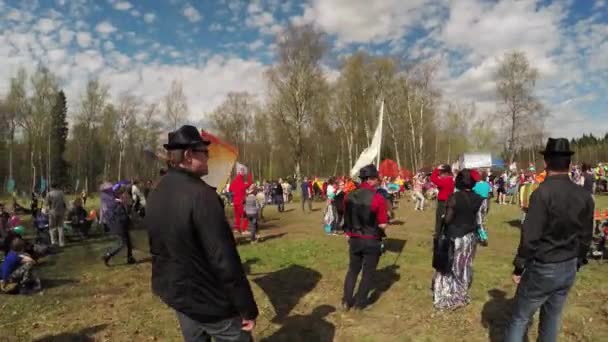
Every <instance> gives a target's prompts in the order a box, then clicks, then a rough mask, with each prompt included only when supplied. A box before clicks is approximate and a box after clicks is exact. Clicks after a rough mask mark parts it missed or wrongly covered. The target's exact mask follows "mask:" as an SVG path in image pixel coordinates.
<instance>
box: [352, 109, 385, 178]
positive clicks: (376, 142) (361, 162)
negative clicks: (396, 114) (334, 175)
mask: <svg viewBox="0 0 608 342" xmlns="http://www.w3.org/2000/svg"><path fill="white" fill-rule="evenodd" d="M383 116H384V101H382V104H381V105H380V118H379V119H378V126H377V127H376V132H374V137H373V138H372V143H371V145H369V146H368V147H367V148H366V149H365V150H363V152H362V153H361V155H360V156H359V159H357V162H356V163H355V166H353V168H352V169H351V170H350V176H351V177H353V178H355V177H356V176H357V174H358V173H359V170H361V168H362V167H364V166H365V165H369V164H372V163H373V162H374V160H375V159H376V158H378V160H379V159H380V158H379V157H380V148H381V145H382V119H383Z"/></svg>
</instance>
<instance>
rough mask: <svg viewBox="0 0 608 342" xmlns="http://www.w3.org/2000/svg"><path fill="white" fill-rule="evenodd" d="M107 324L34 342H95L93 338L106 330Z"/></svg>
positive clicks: (42, 338)
mask: <svg viewBox="0 0 608 342" xmlns="http://www.w3.org/2000/svg"><path fill="white" fill-rule="evenodd" d="M107 326H108V325H107V324H99V325H95V326H92V327H88V328H84V329H81V330H79V331H77V332H66V333H61V334H59V335H48V336H44V337H41V338H39V339H36V340H34V342H89V341H95V338H94V337H93V336H92V335H94V334H96V333H98V332H100V331H102V330H103V329H105V328H106V327H107Z"/></svg>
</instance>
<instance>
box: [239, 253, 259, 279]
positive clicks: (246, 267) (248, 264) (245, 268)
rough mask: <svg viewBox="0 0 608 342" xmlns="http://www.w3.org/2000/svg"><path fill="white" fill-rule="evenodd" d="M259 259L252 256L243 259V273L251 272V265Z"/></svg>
mask: <svg viewBox="0 0 608 342" xmlns="http://www.w3.org/2000/svg"><path fill="white" fill-rule="evenodd" d="M259 261H260V258H257V257H254V258H249V259H247V260H245V262H244V263H243V271H245V274H247V275H249V274H251V266H253V265H255V264H257V263H258V262H259Z"/></svg>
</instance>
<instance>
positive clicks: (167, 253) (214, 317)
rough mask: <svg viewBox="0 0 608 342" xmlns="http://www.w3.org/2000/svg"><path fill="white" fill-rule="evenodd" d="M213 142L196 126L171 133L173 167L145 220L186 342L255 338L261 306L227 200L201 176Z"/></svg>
mask: <svg viewBox="0 0 608 342" xmlns="http://www.w3.org/2000/svg"><path fill="white" fill-rule="evenodd" d="M208 145H209V141H205V140H203V138H202V137H201V134H200V133H199V132H198V130H197V129H196V128H195V127H193V126H182V127H181V128H180V129H178V130H177V131H175V132H171V133H169V143H168V144H165V149H166V150H167V157H168V158H167V159H168V163H169V165H170V167H169V171H168V173H167V174H166V175H165V176H164V177H163V178H162V180H161V181H160V183H159V184H158V186H157V187H156V189H155V190H154V191H153V192H152V193H151V194H150V199H149V201H148V213H147V215H146V218H145V225H146V228H147V229H148V235H149V240H150V253H151V254H152V290H153V291H154V293H155V294H156V295H158V296H159V297H160V298H161V299H162V300H163V301H164V302H165V303H166V304H167V305H169V306H170V307H171V308H173V309H174V310H175V311H176V313H177V318H178V320H179V323H180V326H181V330H182V334H183V336H184V340H185V341H187V342H190V341H208V340H210V338H214V339H215V341H250V340H251V338H252V337H251V331H252V330H253V328H254V326H255V319H256V317H257V316H258V309H257V305H256V303H255V300H254V298H253V293H252V291H251V287H250V286H249V282H248V280H247V277H246V276H245V272H244V271H243V267H242V265H241V259H240V256H239V253H238V251H237V249H236V243H235V241H234V237H233V235H232V232H231V230H230V225H229V224H228V221H227V220H226V216H225V214H224V208H223V206H222V203H221V200H220V198H219V196H218V195H217V193H216V192H215V190H214V189H213V188H211V187H210V186H209V185H207V184H206V183H205V182H204V181H203V180H202V179H201V177H202V176H204V175H206V174H207V172H208V170H207V161H208V158H209V150H208Z"/></svg>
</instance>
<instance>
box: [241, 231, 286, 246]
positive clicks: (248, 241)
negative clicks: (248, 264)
mask: <svg viewBox="0 0 608 342" xmlns="http://www.w3.org/2000/svg"><path fill="white" fill-rule="evenodd" d="M285 235H287V233H279V234H272V235H263V236H258V243H263V242H266V241H269V240H274V239H278V238H280V237H283V236H285ZM235 240H236V244H237V245H240V246H242V245H249V244H251V237H249V236H237V237H235Z"/></svg>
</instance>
